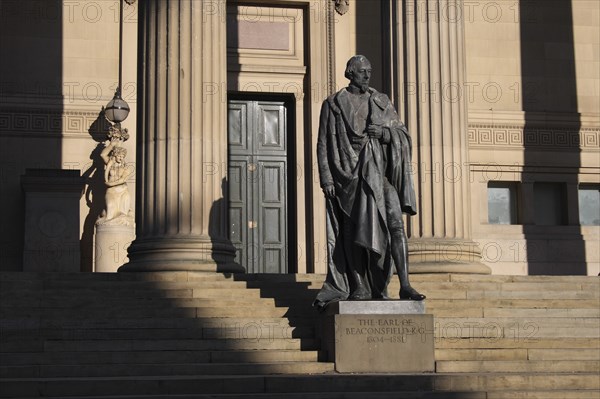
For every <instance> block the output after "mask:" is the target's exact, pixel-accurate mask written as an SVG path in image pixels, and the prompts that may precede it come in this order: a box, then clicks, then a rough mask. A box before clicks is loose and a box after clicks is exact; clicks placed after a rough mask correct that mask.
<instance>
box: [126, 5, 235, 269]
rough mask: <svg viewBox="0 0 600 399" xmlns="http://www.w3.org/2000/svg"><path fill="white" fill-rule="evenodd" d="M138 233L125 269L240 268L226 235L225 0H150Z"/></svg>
mask: <svg viewBox="0 0 600 399" xmlns="http://www.w3.org/2000/svg"><path fill="white" fill-rule="evenodd" d="M139 6H140V18H139V24H140V26H139V29H140V59H139V65H140V74H139V76H138V79H139V83H140V84H139V86H140V92H139V95H138V101H139V108H140V114H139V126H138V138H137V147H138V149H137V153H138V159H137V184H138V187H137V203H136V212H137V214H136V226H137V230H136V239H135V241H134V242H133V243H132V245H131V247H130V249H129V259H130V262H129V263H128V264H126V265H124V266H123V267H122V268H121V269H120V271H157V270H202V271H223V272H230V271H243V269H242V268H241V266H239V265H236V264H234V263H233V259H234V255H235V252H234V247H233V245H231V243H230V242H229V240H228V238H227V200H226V198H227V195H226V192H225V190H226V187H227V184H226V174H227V166H226V165H227V134H226V128H227V126H226V123H227V122H226V106H227V104H226V99H227V96H226V92H224V90H226V75H227V62H226V61H227V60H226V42H225V18H224V12H225V0H212V1H210V2H203V1H194V0H170V1H166V0H143V1H140V2H139Z"/></svg>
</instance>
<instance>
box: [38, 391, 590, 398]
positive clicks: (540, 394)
mask: <svg viewBox="0 0 600 399" xmlns="http://www.w3.org/2000/svg"><path fill="white" fill-rule="evenodd" d="M174 397H175V398H177V399H281V393H274V394H273V393H250V394H224V395H219V394H206V395H202V394H200V395H198V394H193V395H186V394H183V395H176V396H173V395H166V396H165V395H144V396H139V395H127V396H121V395H118V396H113V395H111V396H74V397H71V399H172V398H174ZM285 398H286V399H364V398H369V399H399V398H402V399H598V392H597V391H596V390H585V391H584V390H572V391H558V390H556V391H527V392H523V391H510V390H506V391H502V392H497V391H496V392H473V391H463V392H458V391H453V392H439V391H438V392H410V391H396V392H326V393H321V392H316V393H315V392H304V393H290V392H287V393H286V394H285ZM48 399H64V398H48Z"/></svg>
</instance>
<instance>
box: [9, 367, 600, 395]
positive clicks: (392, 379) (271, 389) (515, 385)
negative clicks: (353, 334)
mask: <svg viewBox="0 0 600 399" xmlns="http://www.w3.org/2000/svg"><path fill="white" fill-rule="evenodd" d="M599 388H600V380H599V379H598V375H597V373H582V374H577V375H572V374H561V373H535V374H528V373H524V374H515V373H493V374H490V373H463V374H458V373H457V374H455V373H438V374H427V375H424V374H420V375H402V374H401V375H360V376H357V375H339V374H320V375H310V376H309V375H293V376H292V375H256V376H214V377H213V376H177V377H160V376H150V377H104V378H69V379H61V378H48V379H43V378H31V379H26V378H24V379H8V378H4V379H0V397H39V396H44V397H52V396H65V397H67V396H77V395H79V396H81V395H88V394H89V393H90V392H94V393H95V395H96V396H102V395H104V396H107V395H121V396H123V395H128V394H135V395H138V396H139V395H160V394H163V395H165V394H170V395H177V394H192V393H202V394H205V395H207V394H252V393H273V394H277V393H278V394H281V395H282V397H283V396H284V395H286V393H288V392H292V393H296V394H301V393H328V392H356V393H358V392H362V393H366V392H373V390H374V389H376V390H377V391H378V392H403V391H413V392H414V391H422V392H423V393H426V392H431V391H445V392H462V391H474V392H488V393H489V392H493V391H500V392H504V391H507V390H509V391H528V390H531V391H536V390H537V391H553V390H573V391H575V390H597V389H599Z"/></svg>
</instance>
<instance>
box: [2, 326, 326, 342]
mask: <svg viewBox="0 0 600 399" xmlns="http://www.w3.org/2000/svg"><path fill="white" fill-rule="evenodd" d="M140 331H143V335H144V337H145V338H146V339H198V338H203V337H207V336H209V337H211V338H219V337H225V336H233V338H236V335H238V338H239V337H242V336H244V335H248V336H256V335H257V334H258V332H259V331H260V337H267V336H273V338H275V334H278V335H277V338H313V337H314V333H315V328H314V326H312V325H311V326H302V327H292V326H289V325H285V324H282V325H273V324H268V323H265V324H263V325H261V326H260V328H258V327H257V326H256V325H255V324H254V325H253V324H250V325H241V324H239V325H233V326H227V325H226V326H214V325H211V324H207V325H206V326H205V327H204V328H150V329H144V330H140V329H139V328H53V329H5V330H0V332H1V335H0V342H2V343H4V342H10V341H18V340H26V339H29V340H33V339H44V340H100V341H103V340H112V339H117V340H124V339H138V338H139V334H140Z"/></svg>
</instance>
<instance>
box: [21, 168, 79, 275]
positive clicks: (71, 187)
mask: <svg viewBox="0 0 600 399" xmlns="http://www.w3.org/2000/svg"><path fill="white" fill-rule="evenodd" d="M21 185H22V187H23V191H25V237H24V251H23V271H26V272H78V271H80V258H81V255H80V249H79V199H80V198H81V194H82V193H83V186H84V182H83V178H82V177H81V176H80V171H79V170H61V169H27V171H26V173H25V175H23V176H21Z"/></svg>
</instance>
